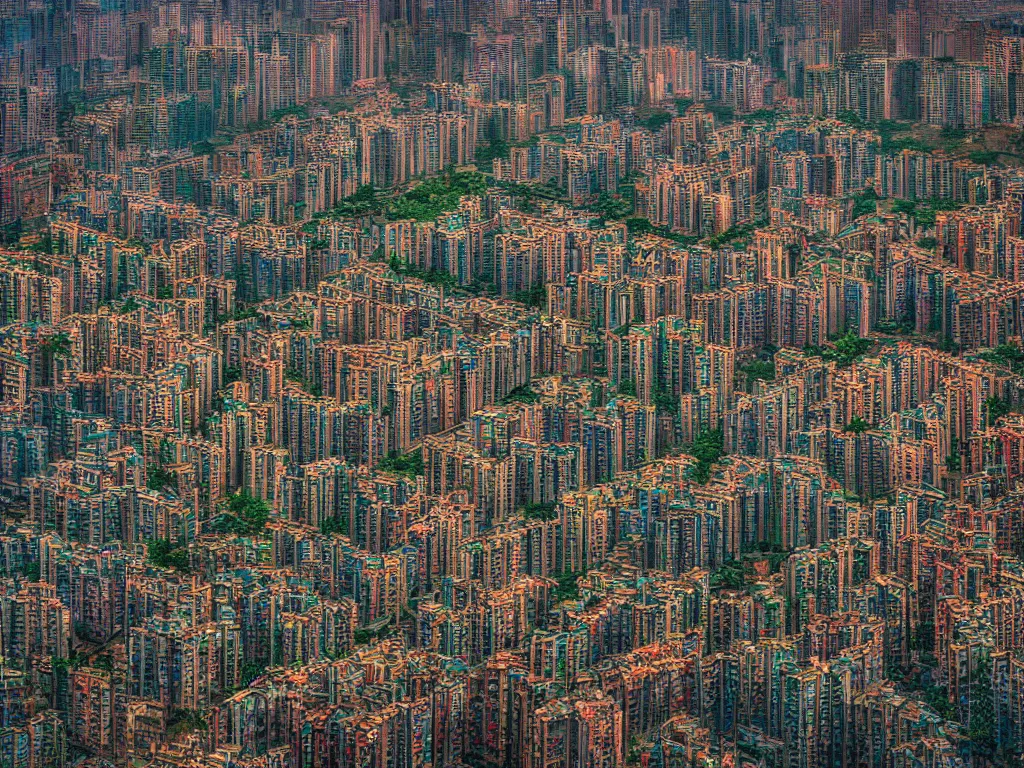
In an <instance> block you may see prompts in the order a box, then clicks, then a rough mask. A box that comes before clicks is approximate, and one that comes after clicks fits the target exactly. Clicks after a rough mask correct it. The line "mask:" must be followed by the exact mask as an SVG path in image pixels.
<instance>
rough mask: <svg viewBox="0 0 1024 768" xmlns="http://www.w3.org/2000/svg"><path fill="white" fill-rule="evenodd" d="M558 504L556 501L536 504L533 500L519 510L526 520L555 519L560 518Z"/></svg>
mask: <svg viewBox="0 0 1024 768" xmlns="http://www.w3.org/2000/svg"><path fill="white" fill-rule="evenodd" d="M556 506H557V505H556V504H555V503H554V502H551V503H549V504H534V503H532V502H531V503H529V504H526V505H525V506H523V507H521V508H520V510H519V511H520V512H522V513H523V517H524V518H525V519H526V520H555V519H557V518H558V512H557V511H556Z"/></svg>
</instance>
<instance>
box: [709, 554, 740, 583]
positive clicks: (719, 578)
mask: <svg viewBox="0 0 1024 768" xmlns="http://www.w3.org/2000/svg"><path fill="white" fill-rule="evenodd" d="M709 580H710V582H711V586H712V587H722V588H724V589H743V588H744V587H745V586H746V584H747V572H746V569H745V568H744V567H743V565H742V563H739V562H737V561H735V560H733V561H730V562H728V563H726V564H725V565H722V566H721V567H719V568H716V569H715V570H713V571H712V572H711V575H710V577H709Z"/></svg>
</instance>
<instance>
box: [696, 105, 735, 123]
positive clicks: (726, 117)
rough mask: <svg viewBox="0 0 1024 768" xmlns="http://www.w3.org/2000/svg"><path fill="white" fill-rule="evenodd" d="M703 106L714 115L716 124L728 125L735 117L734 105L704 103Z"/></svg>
mask: <svg viewBox="0 0 1024 768" xmlns="http://www.w3.org/2000/svg"><path fill="white" fill-rule="evenodd" d="M704 107H705V109H707V111H708V112H710V113H711V114H712V115H714V116H715V123H716V124H717V125H729V124H730V123H732V122H733V121H735V119H736V109H735V107H730V106H729V105H728V104H705V105H704Z"/></svg>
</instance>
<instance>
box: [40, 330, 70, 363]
mask: <svg viewBox="0 0 1024 768" xmlns="http://www.w3.org/2000/svg"><path fill="white" fill-rule="evenodd" d="M39 351H40V352H42V353H43V356H44V357H47V358H53V359H56V358H68V357H71V337H70V336H69V335H68V334H67V333H66V332H65V331H58V332H57V333H55V334H53V335H52V336H49V337H47V338H45V339H43V340H42V341H40V342H39Z"/></svg>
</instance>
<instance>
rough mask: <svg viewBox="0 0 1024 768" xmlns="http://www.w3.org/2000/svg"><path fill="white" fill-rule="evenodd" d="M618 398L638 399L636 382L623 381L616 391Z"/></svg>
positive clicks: (630, 380) (632, 380)
mask: <svg viewBox="0 0 1024 768" xmlns="http://www.w3.org/2000/svg"><path fill="white" fill-rule="evenodd" d="M615 394H616V396H617V397H636V380H635V379H623V380H622V381H620V382H619V386H618V387H617V388H616V390H615Z"/></svg>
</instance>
